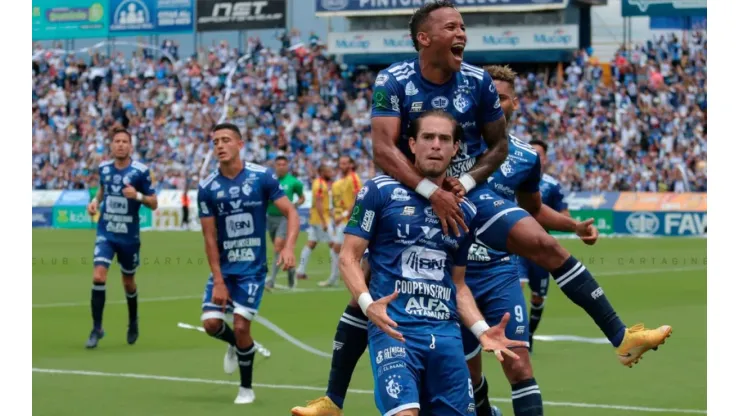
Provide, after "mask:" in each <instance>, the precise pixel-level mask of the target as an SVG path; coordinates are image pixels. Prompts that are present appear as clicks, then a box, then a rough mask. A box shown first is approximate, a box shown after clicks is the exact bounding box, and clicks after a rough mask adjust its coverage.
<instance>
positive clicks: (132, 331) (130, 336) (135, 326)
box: [126, 319, 139, 345]
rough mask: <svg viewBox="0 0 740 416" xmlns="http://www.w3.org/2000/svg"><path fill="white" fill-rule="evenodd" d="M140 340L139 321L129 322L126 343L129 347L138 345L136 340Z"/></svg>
mask: <svg viewBox="0 0 740 416" xmlns="http://www.w3.org/2000/svg"><path fill="white" fill-rule="evenodd" d="M137 339H139V320H138V319H137V320H135V321H134V322H129V324H128V331H127V332H126V342H128V344H129V345H134V344H136V340H137Z"/></svg>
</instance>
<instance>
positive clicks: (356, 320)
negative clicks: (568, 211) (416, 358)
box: [293, 0, 670, 416]
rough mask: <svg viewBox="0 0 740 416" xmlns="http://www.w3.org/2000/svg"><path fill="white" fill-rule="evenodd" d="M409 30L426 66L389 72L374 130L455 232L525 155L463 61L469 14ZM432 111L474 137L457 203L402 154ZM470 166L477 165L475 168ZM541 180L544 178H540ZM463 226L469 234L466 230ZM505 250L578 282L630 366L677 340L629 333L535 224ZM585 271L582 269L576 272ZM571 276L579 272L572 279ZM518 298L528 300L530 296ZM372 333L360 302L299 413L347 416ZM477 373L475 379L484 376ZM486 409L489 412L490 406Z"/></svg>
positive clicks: (583, 302) (446, 9) (523, 227)
mask: <svg viewBox="0 0 740 416" xmlns="http://www.w3.org/2000/svg"><path fill="white" fill-rule="evenodd" d="M409 26H410V29H411V38H412V39H413V41H414V45H415V46H416V47H417V49H419V58H418V59H414V60H410V61H404V62H400V63H396V64H393V65H391V66H390V67H389V68H388V69H387V70H383V71H381V72H380V73H379V74H378V77H377V78H376V81H375V88H374V93H373V112H372V124H371V126H372V138H373V151H374V156H375V162H376V163H377V164H378V165H379V166H380V168H381V169H383V170H384V171H385V172H387V173H389V174H390V176H392V177H393V178H396V179H397V180H399V181H400V182H401V183H403V184H405V185H407V186H409V187H411V186H415V189H416V191H417V192H418V193H419V194H421V195H424V196H430V198H429V199H430V202H431V203H432V207H433V208H434V210H433V211H434V212H430V213H429V214H427V213H425V215H429V216H430V217H432V218H438V219H439V221H440V225H441V228H442V231H443V232H444V233H445V234H447V224H448V223H450V222H452V223H453V225H454V223H457V224H461V223H462V222H461V221H458V220H459V219H460V218H459V216H457V215H458V214H457V213H456V207H457V205H456V203H457V200H456V199H455V197H456V196H457V197H458V198H459V197H461V196H462V195H463V194H464V193H465V192H468V191H470V190H471V189H473V188H474V187H475V186H476V184H480V183H487V181H488V179H489V177H490V176H491V175H492V174H493V173H494V171H496V172H497V174H499V173H501V174H503V173H506V174H507V175H508V174H509V168H507V167H506V165H502V164H501V163H502V162H503V161H504V160H505V159H507V156H509V155H510V153H511V152H514V153H515V154H516V152H517V151H519V150H518V149H510V147H511V146H509V137H508V135H507V134H506V121H505V119H504V117H503V111H502V110H501V106H502V103H503V98H504V97H503V96H502V97H501V99H500V98H499V93H498V91H497V89H496V85H495V84H494V83H493V80H492V79H491V76H490V74H489V73H488V72H486V71H485V70H483V69H482V68H478V67H474V66H472V65H468V64H466V63H463V62H462V59H461V57H462V51H463V49H464V46H465V43H466V41H467V38H466V35H465V31H464V24H463V21H462V16H461V15H460V13H459V12H458V11H457V10H456V9H455V7H454V5H453V4H452V3H451V2H449V1H441V0H440V1H437V2H432V3H427V4H425V5H424V6H422V7H421V8H420V9H418V10H417V11H416V12H415V13H414V15H413V16H412V18H411V21H410V23H409ZM430 108H440V109H443V110H445V111H447V112H449V113H450V114H452V115H453V117H454V118H455V119H456V120H458V123H459V124H460V126H461V127H462V128H463V130H464V133H465V141H464V142H462V143H461V145H460V146H461V150H460V152H459V153H458V156H457V157H456V158H455V159H453V163H452V165H451V166H450V168H449V169H448V174H450V175H448V178H447V179H446V180H445V183H446V184H447V185H449V188H448V189H452V190H453V191H454V192H455V193H456V194H457V195H453V194H452V193H450V192H448V191H446V190H444V189H442V188H440V187H438V186H436V185H435V184H431V183H430V182H429V181H427V180H422V176H421V175H420V174H419V172H418V170H417V169H416V168H415V167H414V166H413V165H412V164H411V162H410V159H408V158H407V156H405V155H404V153H403V152H402V150H401V149H408V144H407V140H406V138H407V137H408V127H409V122H410V121H411V120H413V119H415V118H418V117H419V115H421V113H422V112H423V111H425V110H426V109H430ZM481 136H482V138H483V140H481ZM484 143H485V144H484ZM512 143H513V141H512ZM517 143H519V142H518V141H517ZM525 146H526V145H525ZM407 154H408V153H407ZM476 156H477V157H476ZM471 159H472V160H475V162H474V163H473V162H471ZM471 165H472V168H471V167H470V166H471ZM499 166H501V167H502V170H501V171H499V170H498V168H499ZM468 168H469V170H468ZM466 170H468V171H467V173H462V175H461V176H460V179H459V181H457V180H456V179H454V178H453V177H451V176H456V175H460V173H461V172H465V171H466ZM504 171H505V172H504ZM536 176H537V178H539V173H537V174H536ZM518 178H519V179H518V180H521V177H518ZM537 180H539V179H537ZM417 185H418V186H417ZM535 189H536V186H535ZM361 192H362V191H361ZM513 193H514V192H513V191H512V192H511V194H512V195H511V197H510V199H511V200H513ZM448 201H449V202H450V205H448V204H447V202H448ZM450 206H451V208H449V207H450ZM526 208H527V210H530V209H531V210H532V211H533V212H535V213H536V216H535V218H537V220H540V219H542V220H543V221H546V219H547V210H546V207H545V208H542V209H540V208H541V207H539V206H535V205H534V204H532V205H530V206H527V207H526ZM540 211H541V212H540ZM435 213H436V214H437V215H434V214H435ZM541 214H542V215H541ZM499 219H500V218H499ZM558 219H559V218H558ZM567 220H568V222H567V223H566V224H564V225H563V224H560V225H559V226H558V227H553V228H555V229H558V228H559V227H562V228H564V229H566V230H569V231H577V232H578V233H579V235H581V236H582V238H584V239H586V240H587V241H590V242H593V241H595V237H596V236H595V235H594V232H595V229H594V228H593V227H591V226H590V223H582V224H580V225H579V227H578V228H577V229H576V227H575V226H574V222H573V220H572V219H570V218H567ZM457 228H458V227H455V226H453V227H452V230H453V231H454V232H457ZM460 228H462V229H464V230H466V227H464V226H462V227H460ZM506 247H508V249H509V251H510V252H514V253H520V254H527V253H528V255H527V256H528V257H529V258H531V259H533V260H535V261H536V262H537V263H538V264H540V265H542V266H543V267H544V266H547V267H546V268H549V270H553V271H554V270H556V269H557V271H558V272H559V273H560V274H559V276H561V277H564V278H570V277H573V278H574V279H576V281H575V284H570V285H567V286H563V291H564V292H565V293H566V295H568V297H569V298H570V299H571V300H573V301H574V303H576V304H578V305H579V306H581V307H582V308H583V309H584V310H586V312H587V313H588V314H589V315H590V316H591V317H592V318H593V319H594V321H596V323H597V324H598V325H599V327H600V328H601V329H602V331H603V332H604V333H605V334H606V335H607V337H608V338H609V339H610V340H612V342H613V344H614V345H615V346H619V349H618V350H617V352H618V354H620V355H621V357H620V360H621V361H622V362H624V363H625V364H629V363H630V362H634V360H636V359H637V358H639V355H641V354H642V352H644V351H645V349H646V348H654V347H655V346H657V345H659V343H660V342H662V341H663V340H664V339H665V336H667V332H670V327H662V328H660V329H659V330H653V331H646V330H643V329H641V328H640V327H635V328H633V329H632V330H630V331H627V330H626V328H625V326H624V324H622V322H621V321H620V320H619V318H618V317H617V315H616V312H614V310H613V308H612V307H611V305H610V304H609V302H608V301H607V300H606V297H605V296H604V295H603V291H601V289H600V288H599V286H598V283H596V281H595V280H594V279H593V277H591V275H590V274H589V273H588V272H587V271H586V269H585V266H583V267H582V268H581V265H580V263H578V262H577V260H575V259H574V258H573V257H572V256H570V254H569V253H568V252H567V251H566V250H565V249H563V248H562V247H561V246H560V245H559V244H558V243H557V241H556V240H555V239H554V238H552V236H549V235H548V234H547V233H546V232H545V231H544V230H543V229H542V227H541V226H540V225H539V224H537V221H535V220H534V219H532V218H527V220H526V221H521V224H517V227H512V229H511V232H510V233H509V234H508V239H507V245H506ZM576 265H578V266H579V267H576V268H575V269H573V267H574V266H576ZM566 266H569V267H568V268H566ZM584 271H585V272H584ZM568 272H571V273H573V274H572V275H568V276H565V275H566V274H567V273H568ZM517 278H518V276H517ZM568 282H571V281H570V280H569V281H568ZM568 282H566V283H568ZM517 286H518V284H517ZM595 291H597V292H595ZM519 292H520V296H521V290H520V291H519ZM592 293H599V296H592ZM474 295H475V293H474ZM366 327H367V319H366V318H365V317H364V315H363V314H362V312H361V311H360V309H359V307H358V306H357V304H356V303H355V302H354V301H351V302H350V304H349V305H348V306H347V308H346V309H345V312H344V314H343V315H342V318H341V319H340V322H339V325H338V326H337V332H336V335H335V342H336V343H341V344H342V345H343V347H342V348H341V349H339V350H335V351H333V353H332V365H331V372H330V374H329V385H328V388H327V395H326V396H324V397H322V398H319V399H317V400H314V401H312V402H310V403H309V405H308V406H307V407H296V408H294V409H293V414H294V415H298V416H318V415H324V414H327V415H340V414H341V407H342V406H343V403H344V398H345V396H346V392H347V389H348V387H349V382H350V379H351V376H352V372H353V371H354V368H355V365H356V363H357V361H358V360H359V358H360V357H361V356H362V354H363V352H364V350H365V347H364V343H365V342H366V339H367V338H366V337H365V336H363V331H364V330H365V328H366ZM525 339H527V338H525ZM623 340H624V342H622V341H623ZM638 351H640V352H639V354H638ZM625 360H627V361H629V362H627V361H625ZM472 375H473V378H474V379H475V378H476V376H475V374H472ZM484 383H485V379H484V378H483V379H481V380H480V383H479V384H478V385H477V386H476V387H477V388H476V390H477V394H481V393H482V392H484V391H485V390H486V389H483V387H484ZM486 387H487V385H486ZM486 395H487V393H486ZM476 402H478V401H476ZM484 406H486V411H488V412H489V413H490V412H491V411H490V410H488V409H490V408H488V406H489V405H488V404H487V401H486V404H484ZM479 410H481V409H479ZM479 414H485V413H479Z"/></svg>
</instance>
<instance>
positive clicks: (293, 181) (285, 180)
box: [265, 156, 306, 288]
mask: <svg viewBox="0 0 740 416" xmlns="http://www.w3.org/2000/svg"><path fill="white" fill-rule="evenodd" d="M288 170H289V166H288V158H286V157H285V156H278V157H276V158H275V174H276V175H277V177H278V180H279V181H280V189H282V190H283V192H285V195H286V196H287V197H288V199H289V200H291V201H293V200H294V199H295V195H297V196H298V200H297V201H295V206H296V208H297V207H299V206H300V205H301V204H303V202H304V201H305V200H306V197H305V196H304V195H303V183H302V182H301V181H300V180H298V178H296V177H295V176H293V175H291V174H290V173H288ZM287 227H288V220H287V219H286V218H285V217H284V216H283V214H282V213H281V212H280V210H279V209H277V207H275V204H273V203H272V201H271V202H270V203H269V204H268V205H267V232H269V233H270V239H271V240H272V244H273V247H274V249H275V253H274V255H273V260H272V268H271V269H270V278H269V279H267V282H265V287H267V288H273V287H275V278H276V275H277V265H276V264H275V263H276V262H277V258H278V255H277V253H279V252H280V250H282V249H283V247H284V245H285V234H286V232H287ZM288 286H290V288H294V287H295V269H290V270H288Z"/></svg>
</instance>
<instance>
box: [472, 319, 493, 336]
mask: <svg viewBox="0 0 740 416" xmlns="http://www.w3.org/2000/svg"><path fill="white" fill-rule="evenodd" d="M488 328H490V326H488V324H487V323H486V321H484V320H482V319H481V320H480V321H478V322H476V323H474V324H473V326H471V327H470V332H472V333H473V335H475V337H476V338H480V337H481V335H483V333H484V332H486V331H488Z"/></svg>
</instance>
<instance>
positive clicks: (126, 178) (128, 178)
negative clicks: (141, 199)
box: [123, 175, 131, 186]
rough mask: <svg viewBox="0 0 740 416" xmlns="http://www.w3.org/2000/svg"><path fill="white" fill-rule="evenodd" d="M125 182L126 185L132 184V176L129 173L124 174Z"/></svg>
mask: <svg viewBox="0 0 740 416" xmlns="http://www.w3.org/2000/svg"><path fill="white" fill-rule="evenodd" d="M123 184H124V185H126V186H128V185H130V184H131V176H129V175H126V176H124V177H123Z"/></svg>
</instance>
